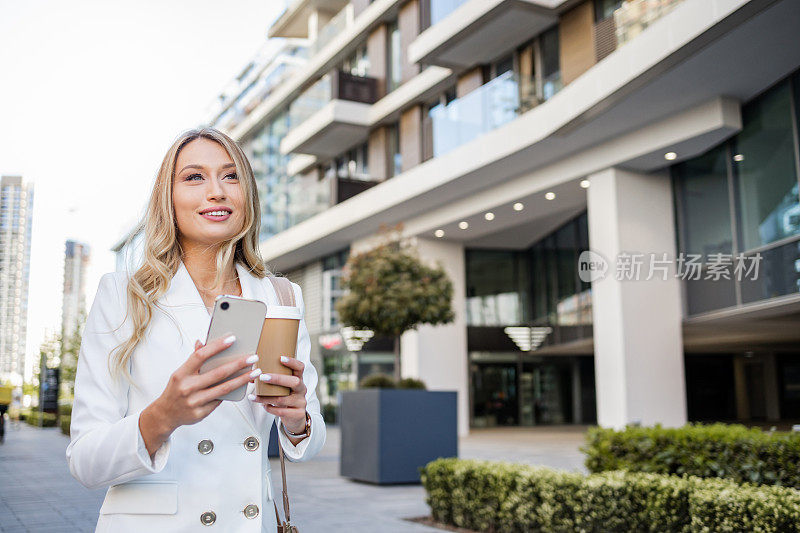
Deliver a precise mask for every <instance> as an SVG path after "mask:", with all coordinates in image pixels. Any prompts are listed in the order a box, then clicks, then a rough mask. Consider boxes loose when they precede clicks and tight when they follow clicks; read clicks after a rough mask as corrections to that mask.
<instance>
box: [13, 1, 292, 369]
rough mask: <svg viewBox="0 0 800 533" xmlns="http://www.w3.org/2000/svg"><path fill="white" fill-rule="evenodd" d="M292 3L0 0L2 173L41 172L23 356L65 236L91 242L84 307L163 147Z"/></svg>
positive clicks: (50, 314)
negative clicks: (25, 343) (26, 333)
mask: <svg viewBox="0 0 800 533" xmlns="http://www.w3.org/2000/svg"><path fill="white" fill-rule="evenodd" d="M285 5H286V3H285V0H230V1H227V2H218V1H211V0H160V1H156V0H137V1H135V2H134V1H118V0H94V1H89V0H80V1H66V0H25V1H20V0H0V174H21V175H22V176H23V178H24V179H25V180H28V181H31V182H33V183H34V211H33V239H32V250H31V273H30V291H29V300H28V302H29V303H28V339H27V354H28V360H29V361H31V360H32V356H33V360H35V358H38V349H39V345H40V344H41V342H42V340H43V338H44V334H45V330H47V331H48V332H52V331H55V330H57V329H60V321H61V295H62V283H63V268H64V241H65V240H66V239H75V240H79V241H83V242H86V243H88V244H89V245H90V246H91V248H92V254H91V263H90V266H89V269H88V272H87V290H86V298H87V311H88V307H89V306H90V305H91V302H92V301H93V299H94V295H95V293H96V291H97V285H98V282H99V279H100V277H101V276H102V275H103V274H104V273H106V272H111V271H113V270H114V255H113V253H112V252H111V251H110V250H109V249H110V248H111V246H113V244H114V243H115V242H117V241H118V240H119V239H120V238H121V237H122V236H123V235H124V234H125V233H126V232H127V230H128V229H129V228H130V227H132V226H133V224H134V223H135V221H136V220H137V218H138V217H139V216H140V215H141V213H142V210H143V208H144V205H145V201H146V199H147V196H148V194H149V192H150V189H151V188H152V185H153V180H154V177H155V173H156V171H157V170H158V165H159V164H160V162H161V159H162V158H163V156H164V153H165V152H166V150H167V149H168V148H169V145H170V144H171V143H172V141H173V139H174V138H175V137H176V136H177V135H178V134H179V133H180V132H181V131H183V130H185V129H188V128H191V127H194V126H196V125H198V124H199V123H200V122H201V121H202V120H203V118H205V111H206V110H207V109H208V106H209V104H210V102H211V101H212V100H213V98H214V97H215V95H217V94H218V93H219V92H220V91H221V90H222V88H223V87H224V86H225V85H226V83H228V81H230V80H231V78H233V77H234V76H235V75H236V74H237V73H238V71H239V70H240V69H241V68H242V67H243V66H244V65H245V64H246V63H247V61H248V60H249V58H250V57H251V56H252V55H253V53H254V52H255V51H256V50H257V49H258V48H259V46H260V45H261V44H262V43H263V42H264V40H265V35H266V30H267V28H268V27H269V25H270V23H271V22H272V21H273V20H274V19H275V18H276V17H277V16H278V15H279V14H280V13H281V12H282V11H283V9H284V7H285ZM29 365H30V363H29Z"/></svg>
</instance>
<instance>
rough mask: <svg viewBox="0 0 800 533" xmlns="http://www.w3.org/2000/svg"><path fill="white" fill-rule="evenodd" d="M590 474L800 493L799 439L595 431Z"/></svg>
mask: <svg viewBox="0 0 800 533" xmlns="http://www.w3.org/2000/svg"><path fill="white" fill-rule="evenodd" d="M586 439H587V444H586V446H585V447H584V448H582V451H583V452H584V453H586V468H588V469H589V471H590V472H603V471H607V470H626V471H630V472H653V473H658V474H677V475H683V474H687V475H691V476H698V477H703V478H714V477H716V478H725V479H729V480H732V481H736V482H739V483H745V482H747V483H756V484H759V485H778V486H785V487H794V488H800V468H798V465H800V433H777V432H776V433H766V432H764V431H762V430H760V429H757V428H747V427H745V426H742V425H738V424H734V425H728V424H712V425H702V424H689V425H686V426H684V427H681V428H674V429H672V428H663V427H660V426H656V427H632V426H631V427H627V428H626V429H624V430H622V431H616V430H613V429H604V428H599V427H595V428H591V429H590V430H589V432H588V434H587V437H586Z"/></svg>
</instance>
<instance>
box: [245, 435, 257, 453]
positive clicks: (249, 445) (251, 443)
mask: <svg viewBox="0 0 800 533" xmlns="http://www.w3.org/2000/svg"><path fill="white" fill-rule="evenodd" d="M244 449H245V450H247V451H248V452H254V451H256V450H257V449H258V439H257V438H255V437H247V438H246V439H244Z"/></svg>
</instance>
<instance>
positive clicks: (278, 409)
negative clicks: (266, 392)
mask: <svg viewBox="0 0 800 533" xmlns="http://www.w3.org/2000/svg"><path fill="white" fill-rule="evenodd" d="M281 363H283V365H284V366H287V367H288V368H290V369H291V370H292V375H291V376H284V375H283V374H269V373H267V374H261V375H260V376H258V379H260V380H261V381H263V382H265V383H271V384H272V385H282V386H284V387H289V388H290V389H291V393H290V394H289V395H288V396H256V395H255V394H251V395H249V396H248V398H249V399H250V400H251V401H254V402H258V403H260V404H261V405H263V406H264V409H266V410H267V412H268V413H272V414H273V415H275V416H277V417H279V418H280V419H281V421H282V422H283V425H284V426H285V427H286V429H288V430H289V431H291V432H292V433H302V432H303V430H304V429H305V427H306V384H305V383H304V382H303V369H304V368H305V365H304V364H303V362H302V361H298V360H297V359H296V358H294V357H281Z"/></svg>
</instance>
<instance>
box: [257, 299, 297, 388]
mask: <svg viewBox="0 0 800 533" xmlns="http://www.w3.org/2000/svg"><path fill="white" fill-rule="evenodd" d="M299 327H300V309H299V308H297V307H289V306H283V305H268V306H267V316H266V318H264V326H263V327H262V328H261V337H260V338H259V340H258V349H257V350H256V353H257V354H258V368H260V369H261V372H263V373H265V374H266V373H270V374H283V375H286V376H291V375H292V371H291V369H290V368H288V367H287V366H285V365H284V364H283V363H281V356H282V355H285V356H287V357H295V356H296V355H297V331H298V328H299ZM291 392H292V391H291V390H290V389H289V388H288V387H282V386H280V385H273V384H272V383H265V382H263V381H261V380H260V379H256V394H257V395H258V396H288V395H289V394H290V393H291Z"/></svg>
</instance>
